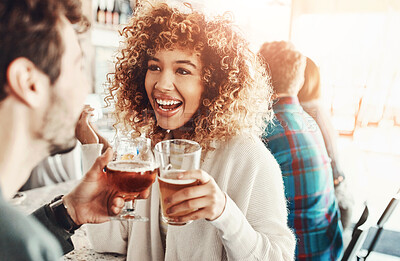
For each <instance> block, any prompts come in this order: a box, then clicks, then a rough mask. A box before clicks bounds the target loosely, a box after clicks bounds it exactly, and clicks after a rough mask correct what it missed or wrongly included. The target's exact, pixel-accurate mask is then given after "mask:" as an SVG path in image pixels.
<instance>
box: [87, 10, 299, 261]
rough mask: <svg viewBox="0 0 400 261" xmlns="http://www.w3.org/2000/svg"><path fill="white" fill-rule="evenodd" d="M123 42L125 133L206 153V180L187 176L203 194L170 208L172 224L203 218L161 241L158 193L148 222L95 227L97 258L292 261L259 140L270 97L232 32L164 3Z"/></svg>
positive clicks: (142, 15)
mask: <svg viewBox="0 0 400 261" xmlns="http://www.w3.org/2000/svg"><path fill="white" fill-rule="evenodd" d="M122 34H123V36H124V37H125V38H126V39H125V47H124V49H122V51H121V55H120V56H119V57H118V61H117V63H116V65H115V69H116V70H115V74H114V75H113V76H114V77H113V79H112V81H111V88H110V95H109V97H108V101H111V102H115V109H116V115H117V117H118V122H117V124H120V125H123V126H125V128H126V130H127V131H129V130H134V131H135V132H136V133H138V135H140V134H145V135H146V136H147V137H149V138H151V139H152V141H153V142H154V143H156V142H158V141H161V140H163V139H168V138H185V139H191V140H195V141H197V142H198V143H200V145H201V146H202V148H203V159H202V163H201V170H198V171H191V172H190V173H189V175H191V176H192V177H194V178H197V179H198V180H199V183H200V185H198V186H195V187H192V188H190V190H189V191H186V192H187V193H183V192H182V191H178V192H177V193H176V194H175V195H174V197H172V198H171V201H170V202H169V203H168V206H169V210H170V211H171V212H170V213H171V214H173V213H175V212H176V213H177V212H180V211H182V210H183V209H198V210H197V211H194V212H193V211H192V212H191V213H190V214H188V215H186V216H182V217H180V218H179V219H180V221H186V220H195V221H194V222H193V223H191V224H189V225H186V226H179V227H178V226H168V227H167V231H163V224H160V222H159V220H160V218H159V217H160V212H159V196H158V186H157V185H154V186H153V187H152V192H151V196H150V197H149V199H147V200H142V201H141V202H139V203H140V204H138V206H137V209H138V211H139V213H140V212H142V213H143V215H146V216H148V217H149V218H150V221H149V222H147V223H139V222H137V223H132V222H130V223H129V222H118V221H117V222H115V221H113V222H110V223H108V224H105V225H103V226H96V225H94V226H91V227H90V228H89V233H90V238H91V241H92V245H93V247H94V248H95V250H97V251H102V252H117V253H123V254H125V253H126V254H127V259H128V260H228V259H229V260H293V255H294V248H295V241H294V237H293V234H292V232H291V231H290V229H289V228H288V227H287V224H286V221H287V220H286V219H287V210H286V205H285V198H284V192H283V184H282V177H281V173H280V169H279V166H278V164H277V163H276V161H275V159H274V158H273V156H272V155H271V153H270V152H269V151H268V150H267V149H266V148H265V147H264V145H263V143H262V142H261V141H260V139H259V135H260V134H261V133H262V129H263V127H264V125H265V122H266V121H269V120H270V118H271V114H272V113H271V109H270V108H271V106H270V101H271V87H270V85H269V83H268V77H267V75H266V74H265V72H264V70H263V69H262V66H261V63H260V61H259V60H258V59H257V57H256V56H255V55H254V54H253V53H252V52H251V51H250V50H249V48H248V44H247V42H246V41H245V40H244V39H243V38H242V37H241V36H240V34H239V33H238V32H237V31H236V28H235V27H234V25H233V24H232V22H231V21H230V20H229V19H228V18H226V17H214V18H212V19H209V18H206V17H205V16H204V15H202V14H200V13H197V12H194V11H191V10H188V11H185V12H180V11H179V10H177V9H173V8H171V7H169V6H168V5H167V4H164V3H158V4H154V5H146V6H141V7H139V8H138V9H137V10H136V12H135V17H134V18H133V19H132V20H131V23H130V25H128V26H127V27H126V28H124V30H123V32H122ZM160 228H161V229H160Z"/></svg>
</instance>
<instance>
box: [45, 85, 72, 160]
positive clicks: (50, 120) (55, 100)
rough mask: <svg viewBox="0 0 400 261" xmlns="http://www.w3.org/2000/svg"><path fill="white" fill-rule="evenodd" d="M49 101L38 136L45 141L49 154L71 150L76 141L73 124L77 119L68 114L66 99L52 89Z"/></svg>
mask: <svg viewBox="0 0 400 261" xmlns="http://www.w3.org/2000/svg"><path fill="white" fill-rule="evenodd" d="M51 96H52V97H51V103H50V105H49V106H48V108H47V109H46V113H45V116H44V119H43V125H42V128H41V129H40V132H39V133H38V138H39V139H42V140H44V141H46V142H47V144H48V146H49V147H48V151H49V153H50V155H51V156H54V155H55V154H63V153H68V152H70V151H72V150H73V149H74V148H75V146H76V143H77V140H76V138H75V126H76V122H77V119H73V118H72V117H71V115H70V114H68V112H69V110H68V104H67V103H68V101H67V100H66V99H65V98H62V97H59V96H58V95H57V94H56V93H55V92H54V91H53V93H52V95H51Z"/></svg>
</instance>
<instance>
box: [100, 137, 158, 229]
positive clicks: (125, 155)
mask: <svg viewBox="0 0 400 261" xmlns="http://www.w3.org/2000/svg"><path fill="white" fill-rule="evenodd" d="M115 147H116V148H115V149H116V154H115V155H114V160H113V161H111V162H109V163H108V164H107V168H106V173H107V182H108V184H109V185H110V186H112V187H113V188H114V190H115V191H117V193H118V194H119V195H120V196H121V197H122V198H124V200H125V206H124V208H123V210H122V211H121V213H120V214H119V215H117V216H114V217H111V219H117V220H132V221H148V218H147V217H142V216H140V215H139V214H138V213H136V212H135V205H136V204H135V203H136V201H135V199H136V198H138V197H139V198H141V197H143V196H142V194H146V195H148V193H146V190H148V189H150V186H151V185H152V184H153V183H154V181H155V179H156V176H157V174H158V172H159V165H158V164H157V163H156V160H155V157H154V154H153V152H152V150H151V140H150V139H147V138H143V137H140V138H136V139H130V138H128V137H119V138H118V139H117V140H116V144H115Z"/></svg>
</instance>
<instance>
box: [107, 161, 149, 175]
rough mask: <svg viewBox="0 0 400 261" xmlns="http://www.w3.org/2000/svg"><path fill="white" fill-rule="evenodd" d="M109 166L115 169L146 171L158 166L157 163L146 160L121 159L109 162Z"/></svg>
mask: <svg viewBox="0 0 400 261" xmlns="http://www.w3.org/2000/svg"><path fill="white" fill-rule="evenodd" d="M107 168H108V169H110V170H113V171H133V172H146V171H152V170H154V169H156V168H157V166H156V164H154V163H150V162H145V161H134V160H119V161H112V162H109V163H108V164H107Z"/></svg>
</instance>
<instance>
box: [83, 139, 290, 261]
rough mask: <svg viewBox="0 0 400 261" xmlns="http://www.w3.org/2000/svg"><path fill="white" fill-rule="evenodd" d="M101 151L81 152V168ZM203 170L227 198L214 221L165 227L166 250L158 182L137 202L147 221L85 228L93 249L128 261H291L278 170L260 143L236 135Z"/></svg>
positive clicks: (210, 157) (91, 147) (213, 154)
mask: <svg viewBox="0 0 400 261" xmlns="http://www.w3.org/2000/svg"><path fill="white" fill-rule="evenodd" d="M96 151H97V152H96ZM99 151H100V149H99V148H98V147H97V148H96V146H95V145H94V144H93V145H89V146H88V147H87V148H86V149H85V148H83V160H84V161H86V163H85V162H84V165H88V161H93V155H96V153H99ZM90 157H91V158H92V159H88V158H90ZM86 159H88V160H86ZM89 165H90V164H89ZM201 169H202V170H204V171H206V172H207V173H209V174H210V175H211V176H213V177H214V179H215V181H216V182H217V184H218V185H219V187H220V188H221V190H222V191H224V192H225V193H226V196H227V197H226V198H227V202H226V206H225V210H224V212H223V213H222V215H221V216H220V217H218V218H217V219H216V220H214V221H206V220H204V219H203V220H196V221H194V222H193V223H191V224H189V225H186V226H168V233H167V239H166V251H164V249H163V246H162V243H161V237H160V228H159V194H158V184H157V181H156V182H155V183H154V184H153V186H152V192H151V195H150V197H149V198H148V199H147V200H139V201H138V204H137V211H138V212H139V213H140V214H141V215H145V216H147V217H149V219H150V221H149V222H125V221H124V222H120V221H111V222H107V223H104V224H99V225H88V233H89V238H90V241H91V244H92V246H93V248H94V249H95V250H96V251H98V252H115V253H121V254H126V255H127V260H128V261H133V260H138V261H147V260H148V261H152V260H153V261H156V260H171V261H177V260H191V261H192V260H195V261H196V260H198V261H203V260H207V261H211V260H273V261H278V260H293V259H294V250H295V238H294V235H293V233H292V231H291V230H290V229H289V228H288V227H287V223H286V219H287V209H286V201H285V196H284V190H283V182H282V176H281V171H280V169H279V165H278V164H277V162H276V160H275V159H274V157H273V156H272V154H271V153H270V152H269V151H268V149H266V148H265V146H264V145H263V143H262V142H261V141H260V140H259V139H257V138H245V137H236V138H233V139H231V140H230V141H229V142H225V143H223V144H222V145H221V146H218V147H217V149H216V150H214V151H210V152H208V153H207V154H206V157H205V160H204V162H203V163H202V164H201Z"/></svg>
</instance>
